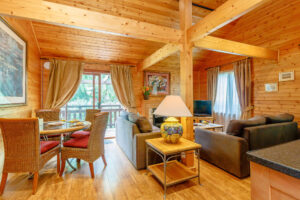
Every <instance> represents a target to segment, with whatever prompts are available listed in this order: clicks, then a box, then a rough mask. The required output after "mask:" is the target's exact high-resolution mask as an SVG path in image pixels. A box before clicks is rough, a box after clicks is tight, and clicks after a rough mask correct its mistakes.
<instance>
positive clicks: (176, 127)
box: [160, 117, 183, 144]
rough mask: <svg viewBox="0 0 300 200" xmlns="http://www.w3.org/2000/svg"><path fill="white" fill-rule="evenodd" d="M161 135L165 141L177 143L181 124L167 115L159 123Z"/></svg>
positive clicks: (180, 132)
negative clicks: (162, 121) (160, 123)
mask: <svg viewBox="0 0 300 200" xmlns="http://www.w3.org/2000/svg"><path fill="white" fill-rule="evenodd" d="M160 129H161V135H162V137H163V138H164V140H165V142H167V143H173V144H175V143H177V142H178V141H179V139H180V137H181V136H182V133H183V129H182V125H181V124H180V123H179V122H178V119H176V118H175V117H169V118H167V119H166V120H165V122H164V123H163V124H162V125H161V128H160Z"/></svg>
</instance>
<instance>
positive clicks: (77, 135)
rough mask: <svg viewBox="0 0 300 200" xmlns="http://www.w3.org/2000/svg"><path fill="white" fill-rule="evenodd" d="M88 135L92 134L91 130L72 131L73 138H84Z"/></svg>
mask: <svg viewBox="0 0 300 200" xmlns="http://www.w3.org/2000/svg"><path fill="white" fill-rule="evenodd" d="M86 136H90V131H76V132H74V133H72V135H71V138H82V137H86Z"/></svg>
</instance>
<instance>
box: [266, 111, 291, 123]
mask: <svg viewBox="0 0 300 200" xmlns="http://www.w3.org/2000/svg"><path fill="white" fill-rule="evenodd" d="M265 117H266V119H267V124H275V123H283V122H292V121H293V120H294V115H291V114H288V113H282V114H279V115H276V116H274V115H265Z"/></svg>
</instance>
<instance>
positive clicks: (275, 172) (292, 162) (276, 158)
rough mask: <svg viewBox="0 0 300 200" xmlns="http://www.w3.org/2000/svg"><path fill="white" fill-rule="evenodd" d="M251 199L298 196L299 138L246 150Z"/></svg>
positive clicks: (296, 197)
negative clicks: (248, 161)
mask: <svg viewBox="0 0 300 200" xmlns="http://www.w3.org/2000/svg"><path fill="white" fill-rule="evenodd" d="M247 155H248V158H249V160H250V171H251V172H250V174H251V199H252V200H278V199H293V200H300V140H295V141H292V142H288V143H284V144H280V145H276V146H272V147H268V148H264V149H260V150H255V151H251V152H248V153H247Z"/></svg>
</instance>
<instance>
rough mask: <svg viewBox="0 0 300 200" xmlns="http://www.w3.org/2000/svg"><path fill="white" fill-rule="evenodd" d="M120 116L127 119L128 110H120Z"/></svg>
mask: <svg viewBox="0 0 300 200" xmlns="http://www.w3.org/2000/svg"><path fill="white" fill-rule="evenodd" d="M120 117H121V118H123V119H126V120H128V112H126V111H125V110H122V111H121V112H120Z"/></svg>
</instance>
